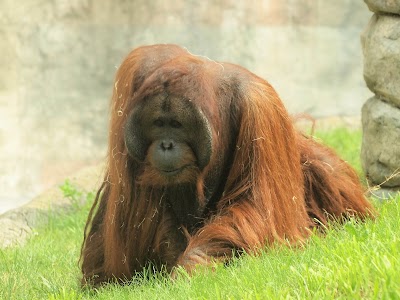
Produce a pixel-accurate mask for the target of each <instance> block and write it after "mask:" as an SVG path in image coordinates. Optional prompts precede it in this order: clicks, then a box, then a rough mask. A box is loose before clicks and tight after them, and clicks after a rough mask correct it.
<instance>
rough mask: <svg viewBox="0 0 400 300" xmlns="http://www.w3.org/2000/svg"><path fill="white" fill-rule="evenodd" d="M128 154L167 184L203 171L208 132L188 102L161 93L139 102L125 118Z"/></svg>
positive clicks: (201, 119) (209, 137) (205, 123)
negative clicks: (196, 171)
mask: <svg viewBox="0 0 400 300" xmlns="http://www.w3.org/2000/svg"><path fill="white" fill-rule="evenodd" d="M125 144H126V147H127V149H128V152H129V154H130V155H131V156H132V157H133V158H134V159H135V160H137V161H139V162H144V163H146V164H150V166H151V168H152V169H154V170H155V171H157V172H158V173H159V174H160V175H162V176H164V177H166V178H169V179H170V181H179V177H182V176H184V175H185V172H187V171H188V170H190V169H194V168H195V169H197V170H201V169H203V168H204V167H205V166H206V165H207V164H208V163H209V161H210V157H211V130H210V128H209V125H208V122H207V120H206V118H205V117H204V115H203V114H202V113H201V112H200V111H199V110H198V109H197V108H195V106H194V105H193V103H192V102H191V101H190V100H189V99H185V98H182V97H176V96H173V95H168V94H167V93H162V94H159V95H155V96H153V97H149V98H147V99H143V101H142V103H141V104H140V105H139V106H138V108H137V109H135V110H134V111H133V112H132V113H131V115H130V116H129V117H128V120H127V123H126V126H125Z"/></svg>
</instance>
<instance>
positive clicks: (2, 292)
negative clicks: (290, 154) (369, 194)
mask: <svg viewBox="0 0 400 300" xmlns="http://www.w3.org/2000/svg"><path fill="white" fill-rule="evenodd" d="M317 137H318V139H320V140H322V141H323V142H324V143H325V144H328V145H330V146H332V147H334V148H335V149H336V150H337V152H338V153H339V154H340V155H341V157H343V158H344V159H345V160H347V161H348V162H349V163H351V164H352V165H353V166H354V167H355V168H356V169H357V171H358V172H359V174H361V167H360V161H359V153H360V143H361V133H360V131H353V130H348V129H335V130H332V131H329V132H319V133H317ZM63 190H64V193H65V194H66V195H68V196H69V197H70V198H71V201H72V202H73V203H75V204H74V205H73V209H72V211H70V212H68V213H64V214H63V215H52V216H50V217H49V222H48V224H47V225H46V226H45V227H42V228H39V229H38V230H37V232H36V233H37V234H35V235H34V236H33V237H32V238H31V239H30V240H29V241H28V242H27V243H26V245H25V246H23V247H14V248H8V249H3V250H0V299H29V300H31V299H146V300H148V299H400V197H397V198H396V199H392V200H388V201H384V202H381V201H378V200H373V201H374V203H375V206H376V207H377V210H378V212H379V217H378V218H377V219H376V220H374V221H372V220H368V221H366V222H365V223H357V222H355V221H349V222H348V223H346V224H345V225H344V226H332V227H333V228H332V229H329V230H328V232H327V234H326V235H325V236H323V237H321V236H317V235H315V236H312V238H311V239H310V240H309V241H308V242H307V244H306V245H305V246H304V247H303V248H296V249H291V248H288V247H283V246H277V247H275V248H273V249H266V250H265V251H264V253H263V254H262V255H261V256H260V257H250V256H244V257H242V258H241V259H237V260H235V261H234V262H233V263H232V264H230V265H229V266H227V267H224V266H217V267H216V270H215V271H211V270H208V269H205V270H200V271H199V272H198V273H197V274H195V275H194V276H193V277H191V278H189V277H187V276H185V274H182V275H181V276H180V277H178V278H177V279H176V280H175V281H171V280H170V279H169V278H168V277H167V276H156V277H155V278H151V279H140V278H137V279H135V280H134V281H133V282H132V284H130V285H126V286H123V287H121V286H115V285H108V286H107V287H105V288H102V289H100V290H99V291H82V290H81V289H80V286H79V282H78V281H79V277H80V270H79V265H78V258H79V252H80V246H81V242H82V238H83V228H84V224H85V220H86V217H87V214H88V210H89V208H90V204H91V202H92V200H93V194H92V193H89V194H87V195H84V197H86V198H87V199H88V201H87V204H85V205H84V206H83V207H81V206H79V204H78V203H79V201H77V197H79V196H80V192H79V191H77V190H75V189H74V187H72V186H70V185H69V184H68V183H66V184H64V186H63Z"/></svg>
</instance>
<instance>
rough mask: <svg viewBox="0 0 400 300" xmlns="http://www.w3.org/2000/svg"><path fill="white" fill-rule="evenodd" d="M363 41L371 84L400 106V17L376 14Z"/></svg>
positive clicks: (371, 87)
mask: <svg viewBox="0 0 400 300" xmlns="http://www.w3.org/2000/svg"><path fill="white" fill-rule="evenodd" d="M387 2H389V1H387ZM392 2H393V1H392ZM398 2H399V5H400V0H398ZM361 41H362V46H363V52H364V78H365V81H366V83H367V86H368V88H369V89H370V90H371V91H372V92H373V93H375V94H376V95H378V96H381V97H383V98H384V99H385V100H386V101H388V102H390V103H392V104H393V105H394V106H397V107H400V17H398V16H394V15H378V14H375V15H374V16H373V17H372V18H371V21H370V22H369V24H368V26H367V28H366V30H365V31H364V33H363V34H362V36H361Z"/></svg>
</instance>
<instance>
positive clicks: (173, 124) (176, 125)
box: [169, 120, 182, 128]
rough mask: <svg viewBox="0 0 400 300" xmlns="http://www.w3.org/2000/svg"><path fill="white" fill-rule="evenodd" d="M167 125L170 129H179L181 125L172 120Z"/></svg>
mask: <svg viewBox="0 0 400 300" xmlns="http://www.w3.org/2000/svg"><path fill="white" fill-rule="evenodd" d="M169 125H171V127H172V128H181V127H182V124H181V123H180V122H178V121H176V120H172V121H171V122H170V123H169Z"/></svg>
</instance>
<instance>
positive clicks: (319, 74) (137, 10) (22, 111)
mask: <svg viewBox="0 0 400 300" xmlns="http://www.w3.org/2000/svg"><path fill="white" fill-rule="evenodd" d="M172 3H173V4H172ZM370 15H371V13H370V12H369V11H368V9H367V7H366V6H365V5H364V4H363V3H362V1H354V0H336V1H326V0H286V1H282V0H254V1H233V0H219V1H183V0H176V1H165V0H153V1H149V0H146V1H144V0H137V1H124V0H117V1H112V0H102V1H94V0H69V1H68V0H40V1H39V0H31V1H11V0H0V53H1V55H0V176H1V178H0V213H1V211H4V210H5V209H7V208H8V207H9V206H15V205H18V204H19V203H21V202H22V201H26V200H28V199H30V198H32V196H34V195H35V194H37V193H39V192H40V191H42V190H43V189H45V188H47V187H49V186H50V185H52V184H54V183H56V182H58V181H59V180H61V179H62V178H63V177H65V176H66V175H68V174H70V173H71V172H73V171H74V170H76V169H79V168H80V167H82V166H85V165H88V164H93V163H95V162H97V161H99V160H101V159H102V158H103V157H104V155H105V149H106V143H107V141H106V136H107V123H108V115H107V114H108V102H109V97H110V94H111V90H112V81H113V77H114V73H115V70H116V68H117V67H118V65H119V64H120V62H121V60H122V59H123V57H124V56H125V55H126V54H127V53H128V52H129V51H130V49H132V48H133V47H136V46H139V45H143V44H152V43H177V44H180V45H182V46H185V47H187V48H188V49H189V50H190V51H191V52H192V53H196V54H201V55H205V56H208V57H210V58H212V59H214V60H222V61H229V62H234V63H238V64H241V65H243V66H245V67H247V68H249V69H250V70H252V71H253V72H255V73H256V74H258V75H260V76H262V77H264V78H266V79H268V80H269V81H270V82H271V83H272V84H273V85H274V87H275V88H276V89H277V91H278V92H279V94H280V95H281V97H282V99H283V100H284V102H285V103H286V105H287V107H288V109H289V110H290V111H291V112H294V113H296V112H303V111H305V112H307V113H310V114H311V115H313V116H314V117H323V116H330V115H359V114H360V108H361V105H362V103H363V102H364V100H365V99H366V98H368V97H369V96H370V95H371V93H370V92H369V91H368V89H367V88H366V87H365V83H364V81H363V79H362V55H361V49H360V42H359V36H360V33H361V31H362V29H363V28H364V27H365V25H366V23H367V22H368V19H369V17H370Z"/></svg>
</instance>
